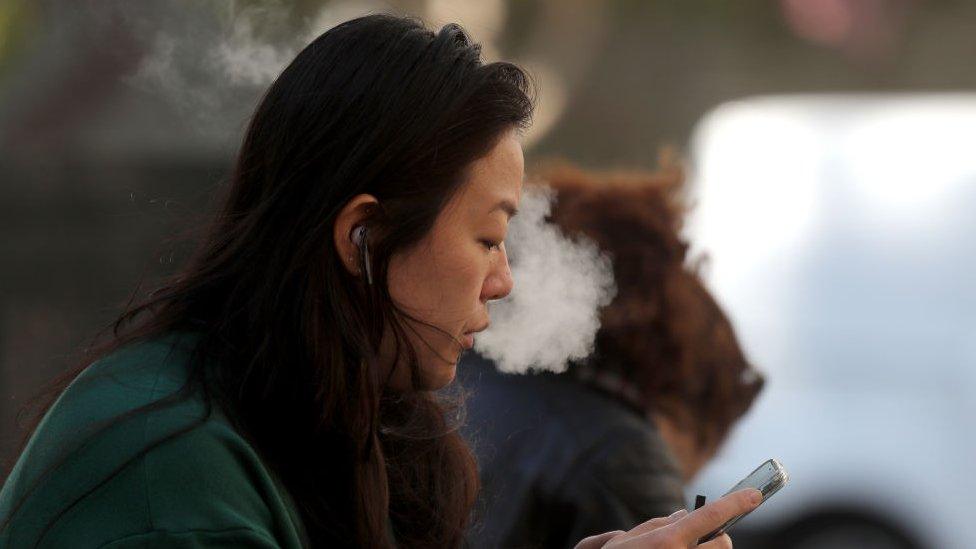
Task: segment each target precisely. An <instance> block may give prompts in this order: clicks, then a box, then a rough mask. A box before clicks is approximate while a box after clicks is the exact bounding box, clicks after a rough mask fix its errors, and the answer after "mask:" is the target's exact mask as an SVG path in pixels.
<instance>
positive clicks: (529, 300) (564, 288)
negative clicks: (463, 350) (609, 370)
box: [475, 185, 617, 373]
mask: <svg viewBox="0 0 976 549" xmlns="http://www.w3.org/2000/svg"><path fill="white" fill-rule="evenodd" d="M553 199H554V194H553V192H552V191H551V190H550V189H548V188H546V187H542V186H539V185H527V186H526V189H525V193H524V195H523V197H522V203H521V205H520V206H519V215H518V216H516V217H515V218H513V219H512V224H511V227H510V230H509V237H508V238H507V239H506V241H505V246H506V248H507V249H508V251H509V257H510V261H511V265H512V276H513V277H514V279H515V288H514V289H513V290H512V293H511V295H509V296H508V297H507V298H505V299H503V300H501V301H498V302H496V303H494V304H493V305H491V327H490V328H489V329H488V330H486V331H485V332H484V333H483V334H481V335H479V337H478V338H477V340H476V341H477V343H476V345H475V349H476V350H477V351H478V352H479V353H481V354H482V355H484V356H486V357H488V358H491V359H493V360H494V361H495V362H496V364H497V365H498V369H499V370H501V371H504V372H514V373H525V372H528V371H530V370H550V371H554V372H562V371H565V370H566V368H567V366H568V364H569V363H570V361H573V360H579V359H583V358H586V357H587V356H589V354H590V353H591V352H592V351H593V343H594V340H595V338H596V333H597V330H598V329H599V328H600V309H601V307H603V306H605V305H607V304H609V303H610V301H611V300H612V299H613V297H614V296H615V295H616V292H617V290H616V286H615V284H614V280H613V269H612V265H611V263H610V259H609V258H608V257H607V256H606V255H604V254H602V253H601V252H600V250H599V249H598V248H597V246H596V245H595V244H594V243H593V242H592V241H590V240H589V239H586V238H582V237H580V238H575V239H574V238H569V237H568V236H566V235H565V234H564V233H563V232H562V231H561V230H560V229H559V227H557V226H556V225H554V224H552V223H547V222H546V218H547V216H548V215H549V212H550V209H551V207H552V202H553Z"/></svg>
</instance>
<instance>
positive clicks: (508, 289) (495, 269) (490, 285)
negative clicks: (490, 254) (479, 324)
mask: <svg viewBox="0 0 976 549" xmlns="http://www.w3.org/2000/svg"><path fill="white" fill-rule="evenodd" d="M504 246H505V245H504V244H502V249H501V253H500V254H498V260H497V261H496V262H495V264H494V265H492V268H491V271H490V272H489V273H488V277H487V278H486V279H485V284H484V286H482V288H481V300H482V301H484V302H488V301H491V300H493V299H502V298H503V297H505V296H507V295H508V294H510V293H512V288H513V287H514V286H515V281H514V280H513V279H512V269H511V268H510V267H509V265H508V254H507V253H505V247H504Z"/></svg>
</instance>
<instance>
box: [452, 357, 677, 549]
mask: <svg viewBox="0 0 976 549" xmlns="http://www.w3.org/2000/svg"><path fill="white" fill-rule="evenodd" d="M458 377H459V380H460V382H461V384H462V385H463V387H464V389H465V390H466V391H467V392H468V393H469V396H468V400H467V405H466V407H467V412H468V416H467V420H466V422H465V436H466V438H467V439H468V441H469V443H470V444H471V445H472V447H473V448H474V451H475V453H476V455H477V457H478V463H479V467H480V470H481V479H482V491H481V495H480V496H479V504H478V508H477V511H476V512H477V514H476V516H475V522H474V525H473V527H472V529H471V531H470V533H469V536H468V538H469V542H470V543H471V546H472V547H572V546H574V545H575V544H576V543H577V542H578V541H579V540H580V539H582V538H584V537H586V536H589V535H593V534H599V533H603V532H607V531H611V530H629V529H630V528H632V527H633V526H635V525H637V524H639V523H641V522H643V521H645V520H647V519H650V518H653V517H656V516H666V515H669V514H671V513H672V512H674V511H675V510H677V509H680V508H683V507H684V501H683V500H684V496H683V493H682V482H681V475H680V473H679V472H678V468H677V466H676V464H675V462H674V459H673V458H672V457H671V454H670V452H669V451H668V449H667V448H666V447H665V445H664V441H663V440H662V439H661V437H660V435H659V433H658V432H657V430H656V429H655V428H654V426H653V424H652V423H651V422H650V421H649V420H648V419H646V418H645V417H644V416H643V414H641V413H640V411H639V410H636V409H634V408H632V407H630V406H629V405H627V404H625V403H624V402H623V401H621V400H620V399H617V398H615V397H613V396H610V395H608V394H605V393H602V392H599V391H597V390H595V389H592V388H590V387H588V386H586V385H584V384H583V382H581V381H579V380H578V379H576V378H575V377H573V376H571V375H568V374H561V375H556V374H529V375H506V374H500V373H498V372H496V371H495V369H494V366H493V365H492V364H491V363H490V362H488V361H486V360H484V359H481V358H480V357H477V356H472V357H470V358H466V359H465V360H463V361H462V363H461V364H460V365H459V367H458Z"/></svg>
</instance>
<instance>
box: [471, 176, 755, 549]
mask: <svg viewBox="0 0 976 549" xmlns="http://www.w3.org/2000/svg"><path fill="white" fill-rule="evenodd" d="M665 159H666V157H665ZM539 179H540V181H541V182H542V183H544V184H546V185H548V186H549V187H551V188H552V189H553V190H554V191H555V203H554V206H553V211H552V215H551V221H552V223H554V224H555V225H557V226H558V227H559V228H561V229H562V230H563V231H564V232H565V233H567V234H568V235H570V236H576V235H582V236H585V237H586V238H589V239H590V240H592V241H593V242H594V243H595V244H596V245H597V246H598V247H599V248H600V249H601V250H602V251H603V252H605V253H606V254H608V255H609V257H610V258H611V260H612V264H613V274H614V277H615V280H616V284H617V295H616V297H615V298H614V300H613V301H612V302H611V303H610V304H609V305H608V306H607V307H605V308H604V309H603V310H602V311H601V316H600V320H601V327H600V330H599V331H598V333H597V336H596V343H595V352H594V353H593V355H592V356H591V357H590V358H589V359H587V360H585V361H582V362H580V363H576V364H572V365H570V366H569V369H568V371H567V372H566V373H563V374H552V373H546V374H529V375H510V374H502V373H499V372H497V371H496V370H495V368H494V365H493V364H492V363H490V362H489V361H487V360H484V359H481V358H480V357H477V356H475V357H473V358H471V359H467V360H466V361H465V362H464V363H463V364H462V366H461V369H460V372H461V374H460V378H461V380H462V383H463V385H464V386H465V388H466V389H467V390H468V391H469V393H470V396H469V398H468V401H467V407H468V414H469V416H468V424H467V425H466V427H465V429H466V437H467V438H468V439H469V440H470V441H471V443H472V445H473V447H474V448H475V451H476V453H477V455H478V461H479V464H480V465H481V468H482V470H481V476H482V484H483V491H482V496H481V501H482V505H481V508H480V509H479V512H480V513H481V518H480V520H479V522H478V523H477V524H476V525H475V526H474V527H473V529H472V532H473V535H472V536H471V537H470V540H471V541H472V545H473V546H475V547H553V548H555V547H567V546H572V545H573V544H574V543H575V542H576V540H578V539H579V538H580V537H582V536H585V535H590V534H593V533H597V532H603V531H606V530H627V529H629V528H631V527H633V526H634V525H635V524H637V523H639V522H641V521H643V520H646V518H647V517H651V516H664V515H668V514H670V513H672V512H673V511H675V510H676V509H681V508H683V507H684V505H685V498H684V494H683V486H684V485H685V484H686V483H687V482H688V481H689V480H690V479H691V478H692V477H693V476H694V475H695V473H696V472H697V471H698V470H699V469H700V468H701V467H702V466H703V465H704V464H705V463H706V462H707V461H708V459H709V458H710V457H711V456H713V455H714V454H715V452H716V450H717V449H718V447H719V446H720V445H721V443H722V441H723V440H724V439H725V437H726V435H727V434H728V432H729V429H730V428H731V427H732V425H733V424H734V423H735V422H736V420H737V419H738V418H740V417H741V416H742V415H743V414H744V413H745V412H746V411H747V410H748V409H749V407H750V406H751V404H752V402H753V400H754V399H755V397H756V395H757V394H758V393H759V391H760V390H761V388H762V385H763V378H762V376H761V375H760V374H759V373H758V372H757V371H756V370H754V369H753V368H752V367H751V365H750V364H749V362H748V361H747V360H746V357H745V356H744V354H743V351H742V349H741V348H740V346H739V344H738V342H737V341H736V337H735V333H734V330H733V328H732V325H731V323H730V322H729V320H728V318H727V317H726V315H725V314H724V313H723V312H722V309H721V307H720V306H719V305H718V303H717V302H716V301H715V299H714V298H713V297H712V295H711V294H710V293H709V291H708V290H707V289H706V287H705V284H704V283H703V282H702V280H701V277H700V276H699V274H698V269H697V268H696V267H695V266H694V265H691V264H690V262H689V260H688V247H689V246H688V243H687V242H686V241H685V240H684V239H683V238H682V236H681V227H682V222H683V219H684V216H685V212H686V207H685V205H684V201H683V191H684V188H683V178H682V172H681V170H680V168H679V167H677V166H676V165H675V163H673V162H671V163H669V162H665V163H664V168H663V169H662V170H659V171H658V172H657V173H651V174H648V173H596V172H587V171H584V170H582V169H579V168H576V167H574V166H572V165H569V164H561V165H557V166H550V167H549V168H548V169H547V170H545V171H544V174H543V175H542V176H541V177H540V178H539Z"/></svg>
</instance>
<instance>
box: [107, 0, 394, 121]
mask: <svg viewBox="0 0 976 549" xmlns="http://www.w3.org/2000/svg"><path fill="white" fill-rule="evenodd" d="M381 7H382V6H379V5H377V4H376V3H374V2H356V3H353V2H349V1H344V0H336V1H333V2H329V3H327V4H325V5H324V6H322V7H320V8H315V9H312V8H309V7H308V5H307V4H304V3H297V2H291V1H285V0H277V1H274V0H269V1H266V2H258V3H254V2H235V1H228V0H200V1H199V2H192V3H187V2H175V1H163V2H157V3H151V4H147V3H143V2H119V3H117V5H116V9H115V11H116V13H118V14H120V15H121V16H123V17H124V18H125V19H126V20H127V22H128V23H129V24H130V25H131V26H132V28H133V29H134V30H135V31H136V34H137V35H138V36H145V37H147V43H146V44H145V48H146V53H145V55H144V57H143V59H142V61H141V62H140V64H139V66H138V68H137V69H136V71H135V72H134V73H133V74H132V75H131V76H130V78H129V83H130V84H132V85H134V86H136V87H137V88H140V89H142V90H144V91H146V92H149V93H152V94H154V95H157V96H160V97H161V98H162V99H164V100H165V101H166V102H167V103H169V104H170V105H171V106H172V107H173V108H174V109H175V110H177V111H178V112H179V113H180V114H182V115H183V116H184V117H186V119H187V120H188V121H190V122H192V123H194V125H195V126H196V128H197V129H198V130H201V131H202V132H203V133H206V134H212V135H214V136H217V137H224V136H229V135H237V134H238V133H239V132H240V130H241V126H242V124H243V121H244V120H246V119H247V116H248V115H249V114H250V112H251V111H252V110H253V109H254V105H255V103H256V101H257V99H258V97H259V96H260V94H261V93H262V92H263V91H264V89H266V88H267V87H268V85H269V84H270V83H271V82H272V81H273V80H274V79H275V78H276V77H277V76H278V74H279V73H280V72H281V71H282V69H284V68H285V66H286V65H287V64H288V63H289V62H290V61H291V60H292V59H293V58H294V57H295V55H296V54H297V53H298V51H299V50H300V49H301V48H303V47H304V46H305V45H306V44H308V43H309V42H311V41H312V39H314V38H315V37H317V36H318V35H319V34H321V33H322V32H325V31H326V30H328V29H329V28H331V27H333V26H335V25H336V24H338V23H340V22H342V21H345V20H348V19H352V18H353V17H356V16H359V15H364V14H366V13H370V12H375V11H378V8H381Z"/></svg>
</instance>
